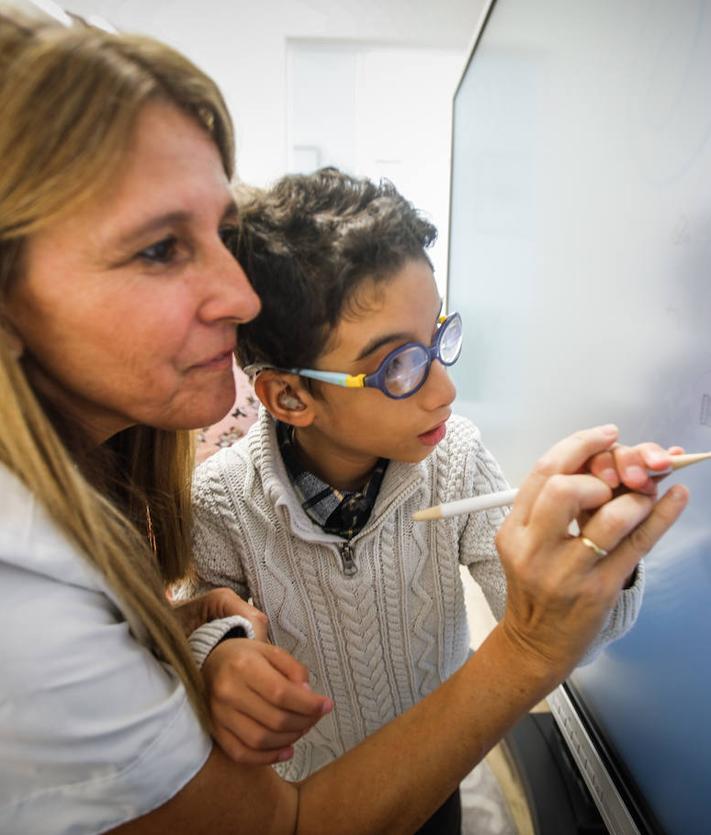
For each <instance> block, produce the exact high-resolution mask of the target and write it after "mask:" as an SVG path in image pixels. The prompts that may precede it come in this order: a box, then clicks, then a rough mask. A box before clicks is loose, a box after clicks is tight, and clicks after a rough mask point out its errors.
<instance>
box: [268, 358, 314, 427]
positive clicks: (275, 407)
mask: <svg viewBox="0 0 711 835" xmlns="http://www.w3.org/2000/svg"><path fill="white" fill-rule="evenodd" d="M254 393H255V394H256V395H257V397H258V398H259V399H260V401H261V403H262V405H263V406H264V407H265V408H266V410H267V411H268V412H269V413H270V414H271V415H272V416H273V417H275V418H276V419H277V420H280V421H281V422H282V423H290V424H291V425H292V426H309V425H310V424H311V423H313V420H314V410H313V397H312V396H311V394H309V392H308V391H307V390H306V389H305V388H304V386H303V385H302V384H301V380H300V379H299V376H298V375H297V374H284V373H283V372H281V371H273V370H272V369H269V368H266V369H264V371H261V372H260V373H259V374H258V375H257V378H256V380H255V381H254Z"/></svg>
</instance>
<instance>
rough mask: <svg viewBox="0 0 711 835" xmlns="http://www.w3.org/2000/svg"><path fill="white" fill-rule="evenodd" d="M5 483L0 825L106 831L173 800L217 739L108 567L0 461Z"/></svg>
mask: <svg viewBox="0 0 711 835" xmlns="http://www.w3.org/2000/svg"><path fill="white" fill-rule="evenodd" d="M0 495H2V497H3V501H2V502H1V503H0V657H1V658H2V659H3V672H2V675H1V676H0V703H2V704H3V705H4V707H5V709H4V710H3V711H0V738H2V739H3V740H5V742H6V743H7V746H8V750H9V751H11V752H12V757H11V758H7V757H6V758H1V757H0V809H1V810H2V811H1V812H0V829H2V830H3V831H6V830H5V828H3V824H5V825H6V827H7V831H8V832H9V831H12V832H36V833H38V834H41V835H45V833H47V835H49V833H50V832H64V831H69V830H70V829H71V831H76V832H97V831H104V830H106V829H110V828H113V827H115V826H117V825H118V824H120V823H122V822H123V821H125V820H126V819H128V818H132V817H135V816H136V815H138V814H143V813H144V812H148V811H150V810H151V809H153V808H155V807H156V806H158V805H160V804H161V803H164V802H165V801H166V800H168V799H169V798H170V797H171V796H172V795H173V794H175V792H176V791H178V790H179V789H180V787H181V786H182V785H183V784H184V783H185V782H186V781H187V780H189V779H190V778H191V776H192V775H193V774H195V772H196V771H197V770H198V769H199V768H200V767H201V765H202V764H203V762H204V761H205V758H206V757H207V755H208V753H209V751H210V741H209V739H208V738H207V736H206V735H205V734H204V732H203V731H202V729H201V728H200V725H199V723H198V721H197V719H196V717H195V714H194V713H193V711H192V709H191V707H190V705H189V703H188V702H187V699H186V694H185V690H184V688H183V686H182V684H181V683H180V681H179V680H178V679H177V677H176V676H175V675H174V674H173V673H172V671H170V670H169V669H168V668H167V667H166V665H164V664H161V663H160V662H159V661H158V660H157V659H156V658H155V657H154V656H153V655H152V653H151V652H150V651H149V649H148V648H147V647H146V646H144V645H143V644H142V643H140V641H139V640H137V638H136V632H135V630H134V629H133V628H132V626H131V624H130V623H129V620H128V618H127V616H126V615H125V613H124V612H123V611H122V607H121V602H120V599H119V597H118V596H116V595H113V594H112V592H111V590H110V589H109V587H108V583H107V582H106V581H105V580H104V578H103V575H101V574H100V573H99V572H98V570H96V569H95V568H94V567H93V566H91V564H90V563H89V561H88V560H87V559H85V558H84V556H83V554H82V553H81V552H80V551H79V549H78V548H77V547H76V546H74V545H73V543H72V542H71V541H70V539H69V538H68V537H67V536H66V535H65V534H64V533H63V531H62V530H61V528H60V526H59V525H58V524H56V523H55V522H54V521H53V520H52V518H51V517H50V515H49V514H48V513H47V512H46V511H45V509H44V508H43V507H42V505H41V503H40V502H39V501H38V500H37V499H36V497H35V496H33V495H32V493H31V492H30V491H29V490H28V489H27V487H25V485H23V484H22V482H21V481H20V480H19V479H18V478H17V477H16V476H15V475H14V474H13V473H12V472H10V471H9V470H8V469H7V468H6V467H3V466H1V465H0ZM87 705H91V711H90V712H91V717H90V718H87V716H88V714H87V707H86V706H87ZM176 752H177V761H176V759H175V757H176Z"/></svg>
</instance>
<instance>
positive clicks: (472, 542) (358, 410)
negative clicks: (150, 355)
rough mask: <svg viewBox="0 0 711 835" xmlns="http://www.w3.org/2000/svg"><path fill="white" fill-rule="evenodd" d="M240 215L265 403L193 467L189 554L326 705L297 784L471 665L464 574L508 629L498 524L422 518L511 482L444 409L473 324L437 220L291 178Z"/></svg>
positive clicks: (330, 174) (489, 515) (624, 597)
mask: <svg viewBox="0 0 711 835" xmlns="http://www.w3.org/2000/svg"><path fill="white" fill-rule="evenodd" d="M240 220H241V227H240V235H239V241H238V242H237V243H236V248H237V253H236V254H237V256H238V258H239V260H240V261H241V263H242V266H243V267H244V268H245V270H246V272H247V274H248V276H249V277H250V280H251V281H252V283H253V285H254V287H255V289H256V291H257V293H258V294H259V296H260V297H261V299H262V305H263V306H262V312H261V314H260V315H259V317H258V318H257V319H256V320H255V321H254V322H252V323H250V324H248V325H242V326H240V329H239V346H238V351H237V353H238V361H239V364H240V365H241V366H242V367H243V368H245V370H246V371H247V373H249V374H251V375H252V377H253V379H254V386H255V391H256V394H257V396H258V397H259V399H260V401H261V402H262V404H263V406H264V408H263V409H262V411H261V413H260V417H259V419H258V422H257V424H255V425H254V426H253V427H252V429H251V430H250V432H249V434H248V436H247V437H246V438H245V439H243V440H242V441H240V442H239V443H237V444H235V445H234V446H233V447H231V448H229V449H225V450H222V451H221V452H220V453H218V454H217V455H215V456H213V457H212V458H211V459H210V460H208V461H207V462H206V463H205V464H203V465H202V466H201V467H200V468H199V470H198V473H197V476H196V482H195V500H196V539H195V555H196V559H197V563H198V573H199V576H200V579H201V581H202V582H203V583H204V584H206V585H213V586H221V585H227V586H230V587H232V588H233V589H235V590H236V591H237V592H238V593H239V594H240V595H241V596H243V597H245V598H248V597H252V598H253V602H254V605H255V606H257V607H258V608H260V609H261V610H262V611H264V612H265V613H266V614H267V616H268V619H269V625H270V636H271V638H272V640H273V642H274V643H275V644H277V645H279V646H280V647H282V648H284V649H285V650H287V651H288V652H289V653H291V654H292V655H293V656H294V657H296V658H297V659H298V660H299V661H301V662H302V663H303V664H304V665H305V666H306V667H307V668H308V669H309V670H310V672H311V684H312V685H313V687H314V689H315V690H318V691H319V692H321V693H324V694H326V695H327V696H328V697H329V698H330V699H332V700H333V702H334V709H333V712H332V713H331V714H330V715H328V716H325V717H324V718H323V719H321V721H320V722H319V723H318V724H317V725H316V726H314V727H313V728H312V729H311V730H310V731H309V732H308V733H307V734H306V735H305V736H304V737H303V738H302V739H300V740H299V741H298V742H297V743H296V745H295V747H294V756H293V759H292V761H291V762H290V763H288V764H286V765H285V766H282V767H281V768H283V769H284V770H283V773H284V775H285V776H286V777H287V778H288V779H294V780H297V779H300V778H302V777H304V776H306V775H307V774H308V773H310V772H312V771H314V770H316V769H318V768H320V767H321V766H323V765H324V764H325V763H327V762H329V761H330V760H332V759H334V758H335V757H338V756H339V755H340V754H342V753H343V752H344V751H346V750H348V749H349V748H351V747H352V746H354V745H355V744H356V743H358V742H359V741H360V740H361V739H363V738H364V737H365V736H367V735H368V734H369V733H371V732H372V731H374V730H376V729H377V728H379V727H380V726H381V725H383V724H384V723H386V722H387V721H388V720H389V719H392V718H393V717H394V716H396V715H398V714H400V713H402V712H403V711H405V710H406V709H407V708H408V707H410V706H411V705H413V704H414V703H415V702H417V701H419V700H420V699H421V698H422V697H423V696H425V695H426V694H427V693H429V692H430V691H431V690H433V689H434V688H435V687H437V685H438V684H439V683H440V682H442V681H443V680H444V679H446V678H447V677H448V676H449V675H451V674H452V673H453V672H454V671H455V670H457V668H458V667H459V666H460V665H461V664H462V663H463V661H464V660H465V657H466V655H467V653H468V651H469V636H468V630H467V621H466V613H465V607H464V595H463V589H462V584H461V579H460V574H459V567H460V565H466V566H467V567H468V569H469V571H470V572H471V575H472V577H473V578H474V579H475V581H476V582H477V583H478V584H479V585H480V586H481V588H482V589H483V591H484V594H485V595H486V598H487V600H488V602H489V605H490V606H491V609H492V611H493V613H494V615H495V616H496V617H497V618H499V617H500V616H501V614H502V613H503V607H504V602H505V594H506V581H505V578H504V575H503V572H502V569H501V565H500V562H499V558H498V555H497V551H496V546H495V542H494V538H495V534H496V531H497V529H498V528H499V525H500V524H501V522H502V520H503V518H504V511H502V510H501V509H495V510H490V511H486V512H482V513H477V514H473V515H470V516H466V515H465V516H456V517H452V518H450V519H447V520H443V521H440V522H437V523H435V524H422V523H415V522H413V521H412V519H411V516H412V513H413V511H415V510H418V509H420V508H423V507H428V506H430V505H435V504H439V503H442V502H447V501H452V500H455V499H458V498H462V497H464V496H470V495H474V494H478V493H488V492H494V491H497V490H503V489H507V484H506V481H505V479H504V477H503V475H502V474H501V471H500V469H499V467H498V465H497V464H496V462H495V461H494V459H493V458H492V457H491V455H489V453H488V452H487V451H486V450H485V449H484V447H483V446H482V444H481V440H480V436H479V432H478V430H477V429H476V428H475V427H474V426H473V425H472V424H471V423H469V421H467V420H464V419H462V418H457V417H452V416H451V407H452V403H453V401H454V397H455V388H454V385H453V384H452V382H451V380H450V379H449V377H448V374H447V370H446V366H449V365H451V364H453V363H454V362H455V361H456V359H457V358H458V356H459V351H460V349H461V341H462V323H461V320H460V319H459V317H458V316H457V315H456V314H451V313H450V314H449V316H444V315H443V311H442V306H441V300H440V298H439V295H438V293H437V289H436V285H435V282H434V277H433V274H432V268H431V265H430V262H429V260H428V258H427V255H426V248H427V247H428V246H429V245H430V244H431V243H432V242H433V241H434V239H435V235H436V231H435V229H434V227H433V226H432V225H431V224H430V223H428V222H427V221H426V220H424V219H423V218H422V217H421V216H420V215H419V214H418V213H417V212H416V211H415V209H414V208H413V207H412V206H411V205H410V204H409V203H408V202H407V201H406V200H404V199H403V198H402V197H401V196H400V195H399V194H398V192H397V191H396V190H395V189H394V187H393V186H392V185H391V184H389V183H381V184H380V185H375V184H373V183H371V182H369V181H367V180H360V179H355V178H351V177H348V176H346V175H344V174H341V173H339V172H338V171H335V170H334V169H324V170H322V171H319V172H317V173H316V174H313V175H310V176H291V177H285V178H284V179H282V180H281V181H280V182H279V183H277V184H276V185H275V186H274V187H273V188H272V189H271V190H270V191H268V192H266V193H264V194H256V195H255V196H253V197H252V198H251V199H250V200H247V201H246V203H245V204H244V205H243V207H242V209H241V213H240ZM641 594H642V573H641V571H640V572H638V573H637V576H636V578H635V580H634V583H633V585H632V587H631V588H629V589H628V590H626V591H624V592H623V593H622V594H621V596H620V600H619V602H618V604H617V607H616V609H615V610H614V611H613V613H612V616H611V619H610V621H609V622H608V624H607V625H606V628H605V629H604V630H603V632H602V633H601V635H600V636H599V637H598V641H597V644H596V647H598V648H599V647H600V646H601V645H602V644H603V643H605V642H607V641H609V640H611V639H613V638H616V637H619V636H620V635H622V634H623V633H624V632H625V631H626V630H627V629H629V627H630V626H631V625H632V623H633V622H634V620H635V617H636V615H637V611H638V608H639V605H640V600H641ZM403 765H404V766H405V767H406V764H403ZM458 806H459V799H458V795H457V793H456V792H455V795H453V798H452V800H451V802H450V804H449V807H448V808H449V812H447V811H446V810H445V817H446V815H447V814H450V813H451V815H452V817H451V818H446V819H447V820H451V821H452V823H449V824H447V823H441V822H440V823H439V824H438V825H437V827H436V828H433V829H432V830H431V831H441V832H448V831H452V832H454V831H458V825H459V824H458V823H457V820H458V817H457V815H458ZM441 811H442V810H441ZM422 831H426V830H422Z"/></svg>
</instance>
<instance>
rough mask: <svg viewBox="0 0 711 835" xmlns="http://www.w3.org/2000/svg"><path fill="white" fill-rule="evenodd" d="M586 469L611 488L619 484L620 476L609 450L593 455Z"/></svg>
mask: <svg viewBox="0 0 711 835" xmlns="http://www.w3.org/2000/svg"><path fill="white" fill-rule="evenodd" d="M588 470H589V472H590V473H592V475H594V476H596V477H597V478H599V479H601V480H602V481H604V482H605V484H607V485H608V487H610V488H612V489H613V490H614V489H615V488H616V487H619V486H620V476H619V474H618V472H617V467H616V466H615V458H614V456H613V454H612V451H611V450H606V451H605V452H600V453H598V454H597V455H593V457H592V459H591V460H590V463H589V465H588Z"/></svg>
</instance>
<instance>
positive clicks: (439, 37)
mask: <svg viewBox="0 0 711 835" xmlns="http://www.w3.org/2000/svg"><path fill="white" fill-rule="evenodd" d="M64 6H65V8H67V9H69V10H71V11H75V12H77V13H79V14H83V15H88V14H92V13H96V14H99V15H101V16H103V17H104V18H105V19H106V20H108V21H110V22H111V23H113V24H114V25H115V26H116V27H117V28H119V29H121V30H124V31H140V32H144V33H147V34H150V35H153V36H155V37H158V38H160V39H161V40H164V41H166V42H167V43H170V44H172V45H173V46H175V47H177V48H178V49H180V50H181V51H182V52H184V53H185V54H186V55H188V56H190V57H191V58H192V59H193V60H194V61H195V62H196V63H197V64H198V65H199V66H201V67H202V68H203V69H204V70H206V71H207V72H208V73H209V74H210V75H211V76H212V77H213V78H215V79H216V81H217V82H218V84H219V85H220V87H221V88H222V90H223V92H224V93H225V95H226V98H227V102H228V105H229V107H230V110H231V112H232V114H233V116H234V118H235V122H236V125H237V135H238V143H239V166H240V171H241V173H242V176H243V177H244V178H245V179H248V180H251V181H252V182H256V183H265V182H268V181H270V180H272V179H274V178H275V177H277V176H279V175H280V174H282V173H284V171H285V169H286V159H287V150H286V116H287V104H286V54H287V50H286V44H287V39H289V38H326V39H338V38H341V39H344V40H349V41H353V40H355V41H370V42H377V41H380V42H382V43H384V44H399V45H411V46H418V47H426V46H427V47H441V48H450V49H461V50H462V52H463V53H464V51H465V50H466V48H467V46H468V44H469V41H470V39H471V37H472V33H473V31H474V28H475V25H476V22H477V21H478V18H479V14H480V12H481V8H482V6H483V0H437V2H433V0H387V1H385V0H347V1H345V2H344V0H341V1H340V2H339V0H262V2H253V0H250V2H246V0H232V2H229V0H201V2H197V0H150V2H147V1H146V0H66V2H64Z"/></svg>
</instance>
